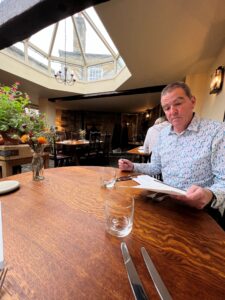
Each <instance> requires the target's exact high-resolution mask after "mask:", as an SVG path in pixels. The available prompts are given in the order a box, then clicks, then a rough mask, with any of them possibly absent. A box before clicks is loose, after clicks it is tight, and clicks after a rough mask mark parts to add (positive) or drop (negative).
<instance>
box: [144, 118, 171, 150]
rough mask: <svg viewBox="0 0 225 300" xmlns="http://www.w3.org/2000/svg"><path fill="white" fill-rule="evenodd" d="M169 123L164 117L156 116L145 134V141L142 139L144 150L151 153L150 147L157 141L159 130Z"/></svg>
mask: <svg viewBox="0 0 225 300" xmlns="http://www.w3.org/2000/svg"><path fill="white" fill-rule="evenodd" d="M168 125H169V122H168V121H166V118H165V117H160V118H158V119H157V120H156V121H155V123H154V125H153V126H151V127H150V128H149V129H148V131H147V134H146V137H145V141H144V152H145V153H149V154H150V153H151V152H152V148H153V147H154V145H155V143H156V142H157V139H158V136H159V133H160V131H161V130H162V129H163V128H165V127H166V126H168Z"/></svg>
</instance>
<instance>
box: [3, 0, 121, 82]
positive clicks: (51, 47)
mask: <svg viewBox="0 0 225 300" xmlns="http://www.w3.org/2000/svg"><path fill="white" fill-rule="evenodd" d="M0 1H1V0H0ZM65 32H66V44H65V42H64V41H65ZM6 51H8V53H10V55H13V56H16V58H17V59H19V60H20V61H23V62H24V63H25V64H28V65H30V66H32V67H33V68H36V69H38V70H39V71H41V72H43V73H45V74H48V75H49V76H51V77H54V75H55V73H57V72H58V71H59V70H62V69H63V67H64V63H65V56H66V63H67V66H68V71H69V72H72V73H73V74H74V77H75V79H76V80H77V81H81V82H86V83H88V82H91V81H100V80H104V79H113V78H115V77H116V76H117V75H118V73H119V72H120V71H121V69H123V68H124V67H125V63H124V61H123V59H122V57H121V56H120V54H119V52H118V50H117V48H116V46H115V45H114V43H113V41H112V40H111V39H110V37H109V35H108V33H107V31H106V29H105V28H104V26H103V24H102V22H101V20H100V19H99V17H98V15H97V13H96V12H95V10H94V8H88V9H86V10H85V11H83V12H80V13H78V14H75V15H73V16H70V17H68V18H66V19H64V20H61V21H59V22H57V23H55V24H53V25H51V26H48V27H47V28H45V29H43V30H41V31H39V32H37V33H36V34H34V35H33V36H31V37H30V38H29V39H27V40H25V41H23V42H19V43H16V44H14V45H13V46H11V47H9V48H7V50H6Z"/></svg>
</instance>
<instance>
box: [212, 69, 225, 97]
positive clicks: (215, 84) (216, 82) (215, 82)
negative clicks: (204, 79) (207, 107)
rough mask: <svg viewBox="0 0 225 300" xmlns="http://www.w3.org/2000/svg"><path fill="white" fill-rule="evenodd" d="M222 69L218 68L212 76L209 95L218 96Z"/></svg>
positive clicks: (220, 87)
mask: <svg viewBox="0 0 225 300" xmlns="http://www.w3.org/2000/svg"><path fill="white" fill-rule="evenodd" d="M223 77H224V67H223V66H219V67H218V68H217V69H216V71H215V72H214V73H213V75H212V79H211V82H210V91H209V93H210V94H218V93H219V92H220V91H221V90H222V87H223Z"/></svg>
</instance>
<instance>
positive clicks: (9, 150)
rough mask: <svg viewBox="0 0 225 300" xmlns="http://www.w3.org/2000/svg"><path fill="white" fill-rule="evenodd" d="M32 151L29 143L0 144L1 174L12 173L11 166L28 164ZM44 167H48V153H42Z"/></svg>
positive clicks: (2, 175) (6, 175)
mask: <svg viewBox="0 0 225 300" xmlns="http://www.w3.org/2000/svg"><path fill="white" fill-rule="evenodd" d="M32 157H33V153H32V152H31V148H30V146H29V145H27V144H24V145H1V146H0V167H1V172H0V173H1V176H0V177H3V178H4V177H8V176H11V175H12V174H13V167H14V166H20V165H23V164H29V163H31V161H32ZM43 159H44V167H45V168H48V167H49V154H48V153H46V152H45V153H44V154H43Z"/></svg>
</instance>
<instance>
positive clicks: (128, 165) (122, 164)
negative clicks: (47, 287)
mask: <svg viewBox="0 0 225 300" xmlns="http://www.w3.org/2000/svg"><path fill="white" fill-rule="evenodd" d="M118 165H119V169H120V170H122V171H133V169H134V164H133V163H132V162H131V161H130V160H128V159H122V158H121V159H119V161H118Z"/></svg>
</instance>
